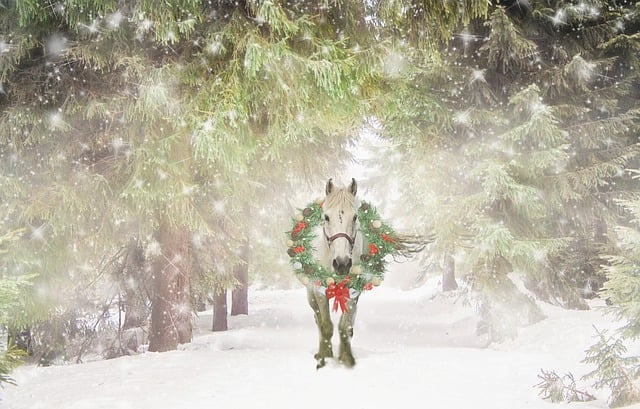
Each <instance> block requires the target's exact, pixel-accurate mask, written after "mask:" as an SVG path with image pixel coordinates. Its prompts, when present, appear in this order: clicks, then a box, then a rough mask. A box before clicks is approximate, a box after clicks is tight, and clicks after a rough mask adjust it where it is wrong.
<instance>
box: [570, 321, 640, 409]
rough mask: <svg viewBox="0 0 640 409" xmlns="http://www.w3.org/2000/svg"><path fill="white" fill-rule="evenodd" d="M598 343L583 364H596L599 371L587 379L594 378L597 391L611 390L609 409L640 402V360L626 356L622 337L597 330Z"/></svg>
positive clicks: (590, 349)
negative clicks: (638, 384)
mask: <svg viewBox="0 0 640 409" xmlns="http://www.w3.org/2000/svg"><path fill="white" fill-rule="evenodd" d="M596 332H597V336H598V342H597V343H595V344H594V345H592V346H591V347H590V348H589V349H588V350H587V351H586V354H587V356H586V358H585V359H584V360H583V362H585V363H588V364H595V365H596V369H595V370H593V371H592V372H590V373H588V374H587V375H585V376H584V377H585V378H586V379H594V380H595V381H594V387H595V388H598V389H600V388H603V387H608V388H609V389H610V390H611V396H610V397H609V407H612V408H617V407H621V406H626V405H630V404H632V403H636V402H640V389H638V387H637V386H636V385H635V381H636V380H637V379H638V377H639V376H640V365H639V360H640V357H637V356H635V357H626V356H624V355H625V353H626V352H627V348H626V347H625V346H624V344H623V341H622V339H621V338H613V337H607V336H606V332H604V331H598V330H597V329H596Z"/></svg>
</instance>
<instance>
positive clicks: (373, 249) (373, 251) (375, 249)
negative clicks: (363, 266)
mask: <svg viewBox="0 0 640 409" xmlns="http://www.w3.org/2000/svg"><path fill="white" fill-rule="evenodd" d="M378 253H380V250H379V249H378V246H376V245H375V244H373V243H370V244H369V254H371V255H373V254H378Z"/></svg>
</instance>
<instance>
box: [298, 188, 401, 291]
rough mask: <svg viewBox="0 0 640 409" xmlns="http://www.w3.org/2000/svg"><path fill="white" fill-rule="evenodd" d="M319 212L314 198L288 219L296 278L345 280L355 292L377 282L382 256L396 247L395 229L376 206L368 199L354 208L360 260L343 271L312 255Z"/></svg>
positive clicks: (320, 282) (327, 282) (318, 282)
mask: <svg viewBox="0 0 640 409" xmlns="http://www.w3.org/2000/svg"><path fill="white" fill-rule="evenodd" d="M322 215H323V212H322V201H320V200H316V201H315V202H312V203H309V204H308V205H307V206H306V207H305V208H304V209H298V213H296V215H295V216H294V217H293V218H292V219H291V220H292V228H291V230H289V231H288V232H287V233H286V234H287V237H288V240H287V247H288V249H287V254H288V255H289V257H290V258H291V259H290V262H291V265H292V266H293V269H294V272H295V274H296V275H297V277H298V279H299V280H300V281H301V282H302V283H303V284H305V285H307V284H309V283H313V284H316V285H318V286H325V287H329V286H330V285H332V284H334V283H336V284H337V283H345V286H346V287H348V288H353V289H354V290H356V291H359V292H362V291H364V290H370V289H372V288H373V287H374V286H378V285H380V283H381V282H382V281H383V280H384V273H385V267H386V263H387V260H385V258H386V256H388V255H392V256H395V255H397V254H398V253H399V251H398V240H397V235H396V233H395V231H394V230H393V229H392V228H391V227H390V226H389V225H387V224H386V223H384V222H383V221H382V220H381V219H380V216H379V215H378V212H377V210H376V208H375V207H374V206H373V205H371V203H369V202H361V204H360V207H359V208H358V220H359V222H360V227H359V234H362V236H363V238H364V242H365V246H364V248H363V252H362V255H361V256H360V262H359V263H356V262H354V265H353V266H352V267H351V271H350V272H349V274H347V275H340V274H337V273H335V272H334V271H333V269H326V268H325V267H324V266H322V265H320V263H319V262H318V260H316V259H315V257H314V255H313V250H314V248H313V241H314V240H315V238H316V227H318V226H320V225H321V223H322Z"/></svg>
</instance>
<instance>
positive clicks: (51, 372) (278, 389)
mask: <svg viewBox="0 0 640 409" xmlns="http://www.w3.org/2000/svg"><path fill="white" fill-rule="evenodd" d="M430 292H431V293H433V291H432V290H429V289H428V288H426V287H423V288H421V289H418V290H414V291H408V292H403V291H400V290H397V289H393V288H384V287H383V288H377V289H375V290H374V291H373V292H371V293H368V294H366V295H364V296H363V297H362V298H361V300H360V308H359V311H358V318H357V321H356V328H355V337H354V342H353V345H354V352H355V354H356V359H357V360H358V363H357V365H356V367H355V368H354V369H352V370H349V369H345V368H343V367H341V366H339V365H337V364H329V365H328V366H327V367H326V368H323V369H322V370H320V371H316V369H315V361H314V359H313V353H314V352H315V350H314V349H315V347H316V344H317V338H316V328H315V324H314V323H313V317H312V314H311V310H310V309H309V307H308V306H307V304H306V299H305V293H304V290H303V289H299V290H287V291H253V292H251V295H250V309H251V310H250V315H249V316H240V317H231V320H230V330H229V331H228V332H224V333H211V332H208V331H207V329H208V328H209V325H210V319H211V316H210V315H204V316H201V317H200V318H199V328H200V330H199V331H198V334H197V335H196V337H195V340H194V342H193V343H191V344H189V345H186V346H185V347H184V349H182V350H179V351H174V352H168V353H163V354H157V353H146V354H142V355H138V356H131V357H124V358H119V359H114V360H110V361H99V362H92V363H86V364H82V365H69V366H62V367H48V368H37V367H22V368H19V369H18V370H17V371H16V372H15V373H14V377H15V378H16V380H17V381H18V383H19V387H12V386H8V387H6V388H5V389H4V390H2V391H0V393H2V395H3V396H2V401H1V402H0V408H2V409H5V408H6V409H100V408H104V409H129V408H130V409H152V408H153V409H172V408H176V409H180V408H190V409H198V408H223V409H234V408H266V409H269V408H278V409H287V408H305V409H313V408H330V407H335V408H349V409H358V408H363V409H365V408H366V409H371V408H397V407H399V406H407V407H425V408H427V407H428V408H460V409H471V408H475V409H477V408H491V409H521V408H522V409H524V408H549V409H553V408H568V407H570V408H572V409H593V408H606V407H607V405H606V394H603V392H602V391H597V396H599V397H601V399H599V400H597V401H594V402H588V403H573V404H570V405H569V404H552V403H549V402H547V401H543V400H542V399H540V398H539V397H538V394H537V389H536V388H534V387H533V385H534V384H536V383H537V382H538V379H537V375H538V374H539V373H540V369H541V368H544V369H554V370H556V371H557V372H558V373H560V374H563V373H565V372H567V371H573V372H574V374H575V375H576V376H577V377H579V376H581V375H582V374H584V373H586V372H587V369H588V368H586V367H584V366H582V365H581V364H580V360H581V359H582V357H583V354H582V351H584V349H585V348H586V347H587V346H589V345H591V344H592V343H593V334H594V332H593V329H592V324H596V325H597V326H598V327H599V328H607V327H611V326H612V324H611V323H610V322H609V321H610V320H609V319H608V318H607V317H603V316H602V314H601V313H600V312H599V311H598V310H591V311H563V310H560V309H557V308H553V307H549V306H546V307H545V313H547V315H548V318H547V319H546V320H544V321H543V322H541V323H538V324H536V325H533V326H531V327H528V328H525V329H523V330H521V332H520V336H519V337H518V339H516V340H514V341H510V342H506V343H504V344H500V345H491V346H489V347H486V348H485V347H484V344H485V342H484V340H483V339H481V338H479V337H477V336H475V335H474V331H475V325H476V321H477V319H476V317H475V314H474V311H473V310H472V308H471V307H465V306H462V305H461V302H457V303H454V300H452V299H451V298H446V297H436V298H435V299H432V297H431V296H430V294H429V293H430ZM336 338H337V336H334V340H335V339H336ZM336 342H337V341H335V342H334V344H335V343H336ZM336 351H337V346H336ZM630 352H633V351H630ZM590 390H591V391H592V392H593V390H592V389H590ZM633 408H635V409H640V405H636V406H635V407H633Z"/></svg>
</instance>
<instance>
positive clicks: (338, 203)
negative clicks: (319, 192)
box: [324, 187, 356, 208]
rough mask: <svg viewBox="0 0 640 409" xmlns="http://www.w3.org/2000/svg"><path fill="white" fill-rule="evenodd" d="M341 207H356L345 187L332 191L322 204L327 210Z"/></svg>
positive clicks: (354, 199)
mask: <svg viewBox="0 0 640 409" xmlns="http://www.w3.org/2000/svg"><path fill="white" fill-rule="evenodd" d="M343 205H347V206H350V207H352V208H355V206H356V198H355V196H354V195H352V194H351V192H349V189H347V188H346V187H343V188H340V189H334V190H333V192H331V193H330V194H329V195H328V196H327V197H326V199H325V204H324V206H326V207H327V208H329V207H331V208H334V207H342V206H343Z"/></svg>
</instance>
